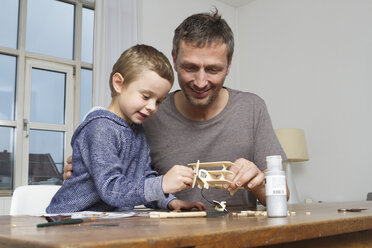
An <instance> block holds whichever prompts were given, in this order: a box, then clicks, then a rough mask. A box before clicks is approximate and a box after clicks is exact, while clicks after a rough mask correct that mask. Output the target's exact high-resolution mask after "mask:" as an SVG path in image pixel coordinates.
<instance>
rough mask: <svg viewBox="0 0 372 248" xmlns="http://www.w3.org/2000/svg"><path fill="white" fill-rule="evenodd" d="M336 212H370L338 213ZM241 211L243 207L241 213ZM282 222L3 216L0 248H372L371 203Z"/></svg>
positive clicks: (310, 211) (307, 212)
mask: <svg viewBox="0 0 372 248" xmlns="http://www.w3.org/2000/svg"><path fill="white" fill-rule="evenodd" d="M339 208H368V209H367V210H364V211H362V212H346V213H340V212H338V211H337V209H339ZM240 210H241V209H240ZM289 210H290V211H295V212H296V215H294V216H288V217H286V218H268V217H265V216H260V217H236V216H233V215H232V214H231V211H230V214H229V215H227V216H222V217H215V218H205V217H198V218H195V217H194V218H176V219H175V218H174V219H150V218H147V217H138V216H137V217H130V218H121V219H100V220H96V221H95V222H94V223H119V224H120V225H119V226H100V227H94V226H91V224H92V222H84V223H82V224H76V225H66V226H52V227H44V228H37V227H36V224H38V223H42V222H44V219H43V218H42V217H32V216H16V217H11V216H1V217H0V247H255V246H268V247H322V246H324V247H372V201H370V202H368V201H363V202H344V203H313V204H307V205H304V204H303V205H302V204H301V205H291V206H289Z"/></svg>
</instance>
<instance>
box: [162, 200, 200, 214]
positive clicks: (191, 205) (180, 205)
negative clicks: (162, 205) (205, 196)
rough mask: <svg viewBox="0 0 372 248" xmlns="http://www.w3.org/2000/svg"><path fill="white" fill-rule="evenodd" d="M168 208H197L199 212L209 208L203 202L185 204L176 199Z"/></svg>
mask: <svg viewBox="0 0 372 248" xmlns="http://www.w3.org/2000/svg"><path fill="white" fill-rule="evenodd" d="M168 207H169V209H170V210H181V209H193V208H197V209H198V210H199V211H203V210H206V209H207V207H206V206H205V204H204V203H202V202H185V201H181V200H178V199H174V200H172V201H170V202H169V204H168Z"/></svg>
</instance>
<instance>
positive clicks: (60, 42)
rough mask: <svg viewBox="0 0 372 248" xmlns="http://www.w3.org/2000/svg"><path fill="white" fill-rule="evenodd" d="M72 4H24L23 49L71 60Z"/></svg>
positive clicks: (40, 0)
mask: <svg viewBox="0 0 372 248" xmlns="http://www.w3.org/2000/svg"><path fill="white" fill-rule="evenodd" d="M74 12H75V6H74V5H72V4H68V3H64V2H60V1H51V0H28V1H27V24H26V50H27V51H29V52H35V53H42V54H46V55H50V56H55V57H61V58H66V59H72V58H73V49H74V45H73V44H74Z"/></svg>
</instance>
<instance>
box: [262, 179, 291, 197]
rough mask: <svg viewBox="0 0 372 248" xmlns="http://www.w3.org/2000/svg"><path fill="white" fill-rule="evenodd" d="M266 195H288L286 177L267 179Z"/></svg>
mask: <svg viewBox="0 0 372 248" xmlns="http://www.w3.org/2000/svg"><path fill="white" fill-rule="evenodd" d="M265 189H266V195H287V187H286V183H285V176H284V175H277V176H268V177H266V185H265Z"/></svg>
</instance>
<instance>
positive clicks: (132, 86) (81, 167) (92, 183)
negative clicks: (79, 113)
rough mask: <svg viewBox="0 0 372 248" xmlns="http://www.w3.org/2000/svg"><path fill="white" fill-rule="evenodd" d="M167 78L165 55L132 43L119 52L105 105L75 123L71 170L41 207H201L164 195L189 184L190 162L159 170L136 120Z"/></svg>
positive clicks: (160, 94)
mask: <svg viewBox="0 0 372 248" xmlns="http://www.w3.org/2000/svg"><path fill="white" fill-rule="evenodd" d="M173 81H174V75H173V70H172V66H171V65H170V63H169V61H168V59H167V58H166V57H165V56H164V54H162V53H161V52H159V51H158V50H156V49H155V48H153V47H150V46H146V45H136V46H134V47H131V48H129V49H128V50H126V51H125V52H124V53H123V54H122V55H121V56H120V58H119V59H118V61H117V62H116V63H115V65H114V66H113V70H112V72H111V75H110V89H111V97H112V101H111V104H110V106H109V107H108V108H107V110H106V109H103V108H96V109H93V110H92V111H91V112H90V113H89V114H88V115H87V117H86V118H85V120H84V121H83V123H81V124H80V126H79V127H78V128H77V129H76V131H75V133H74V135H73V137H72V141H71V144H72V147H73V155H72V161H73V163H74V172H73V173H72V176H71V178H70V180H68V181H66V182H65V183H64V184H63V185H62V187H61V189H60V190H59V191H58V192H57V193H56V195H55V196H54V197H53V199H52V201H51V203H50V205H49V206H48V207H47V210H46V211H47V213H68V212H76V211H85V210H89V211H123V210H131V209H133V207H134V206H136V205H141V204H144V205H146V206H147V207H151V208H164V209H171V210H173V209H179V208H184V209H191V208H194V207H195V208H198V209H199V210H203V209H205V205H204V204H202V203H199V202H192V203H187V202H184V201H180V200H177V199H176V198H175V197H174V196H173V195H168V194H169V193H174V192H177V191H180V190H182V189H185V188H189V187H190V185H191V184H192V178H193V171H192V169H191V168H188V167H185V166H180V165H175V166H174V167H172V169H171V170H169V172H168V173H166V174H165V175H164V176H157V173H156V172H155V171H153V170H152V169H151V168H150V163H151V159H150V149H149V145H148V143H147V141H146V138H145V133H144V130H143V127H142V125H141V124H142V122H143V121H145V120H146V119H148V118H149V117H150V116H152V115H153V114H154V113H155V112H156V111H157V109H158V107H159V104H160V103H161V101H163V100H164V99H165V97H166V96H167V94H168V92H169V90H170V89H171V87H172V84H173ZM164 152H166V151H164Z"/></svg>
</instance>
